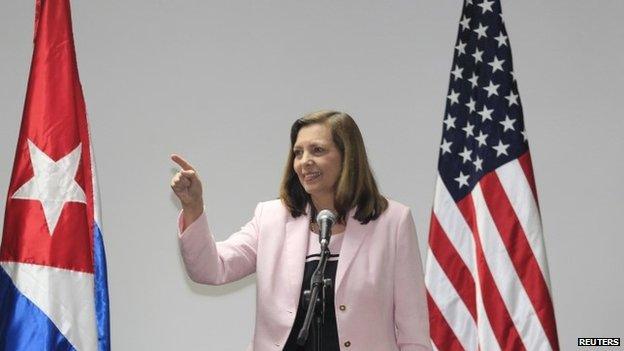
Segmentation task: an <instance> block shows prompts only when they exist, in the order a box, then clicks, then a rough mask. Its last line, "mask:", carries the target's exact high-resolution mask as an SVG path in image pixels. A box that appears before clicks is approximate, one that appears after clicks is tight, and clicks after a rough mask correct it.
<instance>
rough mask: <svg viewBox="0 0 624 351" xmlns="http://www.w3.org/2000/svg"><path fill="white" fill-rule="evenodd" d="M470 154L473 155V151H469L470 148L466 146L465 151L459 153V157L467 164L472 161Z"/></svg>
mask: <svg viewBox="0 0 624 351" xmlns="http://www.w3.org/2000/svg"><path fill="white" fill-rule="evenodd" d="M470 154H472V151H471V150H468V148H467V147H465V146H464V151H462V152H460V153H459V156H461V157H462V158H463V159H464V160H463V161H462V163H466V162H468V161H470V160H471V157H470Z"/></svg>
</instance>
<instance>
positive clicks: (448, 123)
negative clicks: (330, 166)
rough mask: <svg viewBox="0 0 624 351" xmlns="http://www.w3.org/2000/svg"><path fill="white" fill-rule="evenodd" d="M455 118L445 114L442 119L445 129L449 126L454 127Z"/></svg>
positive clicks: (449, 127)
mask: <svg viewBox="0 0 624 351" xmlns="http://www.w3.org/2000/svg"><path fill="white" fill-rule="evenodd" d="M456 119H457V118H455V117H453V116H451V115H450V114H449V115H447V116H446V119H445V120H444V124H446V130H449V129H451V128H455V120H456Z"/></svg>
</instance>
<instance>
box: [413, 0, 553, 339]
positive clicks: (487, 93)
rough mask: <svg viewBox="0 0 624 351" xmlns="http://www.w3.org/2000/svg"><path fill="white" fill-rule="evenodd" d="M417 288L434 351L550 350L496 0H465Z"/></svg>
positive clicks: (527, 179) (546, 286)
mask: <svg viewBox="0 0 624 351" xmlns="http://www.w3.org/2000/svg"><path fill="white" fill-rule="evenodd" d="M451 69H452V70H451V77H450V83H449V90H448V96H447V99H446V111H445V114H444V120H443V127H442V128H443V133H442V140H441V144H440V149H439V161H438V179H437V181H436V188H435V198H434V203H433V209H432V214H431V221H430V229H429V250H428V254H427V263H426V268H425V270H426V272H425V282H426V285H427V293H428V296H427V298H428V302H429V313H430V322H431V339H432V342H433V344H434V345H435V347H436V348H437V349H438V350H488V351H489V350H531V351H533V350H558V349H559V344H558V338H557V329H556V323H555V316H554V309H553V303H552V299H551V289H550V279H549V273H548V264H547V260H546V252H545V249H544V242H543V236H542V225H541V217H540V211H539V206H538V200H537V192H536V187H535V180H534V177H533V168H532V165H531V157H530V153H529V145H528V141H527V134H526V132H525V128H524V120H523V113H522V106H521V104H520V97H519V93H518V86H517V82H516V79H515V76H514V73H513V66H512V59H511V48H510V44H509V38H508V35H507V31H506V29H505V24H504V21H503V15H502V10H501V3H500V0H495V1H493V0H465V1H464V4H463V11H462V15H461V20H460V22H459V30H458V38H457V42H456V46H455V50H454V56H453V64H452V68H451Z"/></svg>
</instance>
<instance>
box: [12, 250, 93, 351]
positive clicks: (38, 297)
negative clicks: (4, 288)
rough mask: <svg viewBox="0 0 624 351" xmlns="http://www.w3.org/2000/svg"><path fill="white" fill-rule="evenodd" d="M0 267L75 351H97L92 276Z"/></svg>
mask: <svg viewBox="0 0 624 351" xmlns="http://www.w3.org/2000/svg"><path fill="white" fill-rule="evenodd" d="M0 266H1V267H2V268H3V269H4V271H5V272H7V274H8V275H9V276H10V277H11V280H13V284H15V286H16V287H17V289H18V290H19V291H20V293H22V294H23V295H24V296H25V297H26V298H28V299H29V300H30V301H31V302H32V303H34V304H35V305H36V306H37V307H38V308H39V309H40V310H41V311H43V313H45V314H46V315H47V316H48V318H50V320H52V322H53V323H54V324H55V325H56V327H57V328H58V329H59V330H60V331H61V333H62V334H63V335H64V336H65V337H66V338H67V340H69V342H70V343H71V344H72V346H74V348H75V349H76V350H78V351H83V350H86V351H91V350H93V351H95V350H97V347H98V346H97V341H98V339H97V329H96V323H95V306H94V304H95V302H94V296H93V274H89V273H83V272H76V271H71V270H67V269H60V268H54V267H49V266H41V265H36V264H28V263H17V262H0Z"/></svg>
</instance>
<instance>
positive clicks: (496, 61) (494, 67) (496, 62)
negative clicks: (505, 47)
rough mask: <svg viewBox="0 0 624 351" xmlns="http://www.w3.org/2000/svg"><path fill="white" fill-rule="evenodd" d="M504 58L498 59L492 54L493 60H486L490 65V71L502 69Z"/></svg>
mask: <svg viewBox="0 0 624 351" xmlns="http://www.w3.org/2000/svg"><path fill="white" fill-rule="evenodd" d="M504 62H505V60H499V59H498V57H496V56H494V60H492V62H488V65H490V66H492V73H494V72H496V71H502V70H503V63H504Z"/></svg>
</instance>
